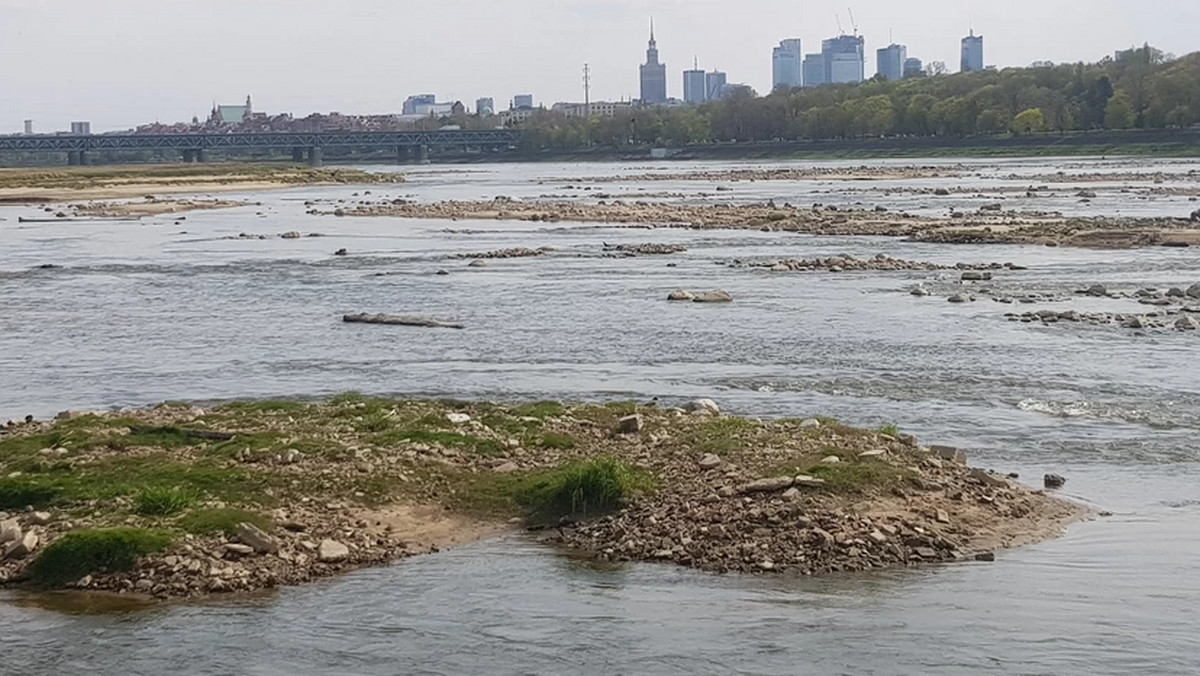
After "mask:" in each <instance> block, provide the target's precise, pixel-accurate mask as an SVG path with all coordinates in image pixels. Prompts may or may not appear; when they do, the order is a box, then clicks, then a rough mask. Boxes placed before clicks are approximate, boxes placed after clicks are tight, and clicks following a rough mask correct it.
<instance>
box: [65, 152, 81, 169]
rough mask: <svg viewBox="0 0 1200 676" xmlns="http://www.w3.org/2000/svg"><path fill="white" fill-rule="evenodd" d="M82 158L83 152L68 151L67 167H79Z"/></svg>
mask: <svg viewBox="0 0 1200 676" xmlns="http://www.w3.org/2000/svg"><path fill="white" fill-rule="evenodd" d="M82 157H83V152H82V151H79V150H68V151H67V166H68V167H78V166H79V163H80V162H81V161H82Z"/></svg>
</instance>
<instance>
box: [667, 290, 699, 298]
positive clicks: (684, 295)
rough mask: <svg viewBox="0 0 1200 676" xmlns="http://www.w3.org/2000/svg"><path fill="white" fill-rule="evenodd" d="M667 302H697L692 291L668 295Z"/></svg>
mask: <svg viewBox="0 0 1200 676" xmlns="http://www.w3.org/2000/svg"><path fill="white" fill-rule="evenodd" d="M667 300H678V301H693V300H696V294H694V293H692V292H691V291H683V290H682V289H681V290H678V291H672V292H671V293H669V294H667Z"/></svg>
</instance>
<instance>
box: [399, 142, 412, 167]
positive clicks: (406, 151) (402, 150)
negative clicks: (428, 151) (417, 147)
mask: <svg viewBox="0 0 1200 676" xmlns="http://www.w3.org/2000/svg"><path fill="white" fill-rule="evenodd" d="M411 159H412V149H411V148H409V147H408V146H396V164H408V162H409V160H411Z"/></svg>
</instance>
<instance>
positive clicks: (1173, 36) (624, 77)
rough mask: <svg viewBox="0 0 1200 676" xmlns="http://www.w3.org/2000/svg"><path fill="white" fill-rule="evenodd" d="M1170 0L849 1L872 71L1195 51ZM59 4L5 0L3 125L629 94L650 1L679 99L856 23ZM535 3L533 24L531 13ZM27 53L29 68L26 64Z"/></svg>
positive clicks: (519, 2) (816, 9) (561, 6)
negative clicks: (1143, 6) (1071, 3)
mask: <svg viewBox="0 0 1200 676" xmlns="http://www.w3.org/2000/svg"><path fill="white" fill-rule="evenodd" d="M1163 1H1164V4H1165V5H1167V7H1164V8H1160V9H1161V10H1162V11H1164V12H1168V13H1171V15H1172V17H1173V20H1172V21H1170V22H1163V21H1155V20H1154V18H1153V17H1149V16H1146V15H1145V13H1144V12H1143V13H1138V12H1134V11H1133V10H1132V8H1129V7H1127V6H1125V5H1123V4H1122V3H1119V2H1115V1H1110V0H1098V2H1096V3H1095V6H1094V7H1092V8H1091V9H1090V12H1089V16H1091V15H1094V16H1096V17H1100V18H1099V19H1098V20H1097V21H1095V22H1092V23H1089V27H1088V28H1089V29H1088V31H1083V32H1080V31H1062V30H1061V25H1062V24H1063V23H1065V22H1067V21H1068V20H1069V19H1071V18H1072V17H1073V16H1074V14H1075V13H1076V11H1077V10H1076V9H1074V8H1072V7H1067V6H1062V7H1059V6H1055V5H1054V4H1052V3H1044V2H1042V3H1036V4H1035V3H1033V2H1029V1H1028V0H1013V1H1012V2H1010V3H1008V4H1006V5H1005V6H1004V7H1002V8H987V7H970V8H963V7H960V6H959V4H958V3H955V2H950V1H949V0H946V1H940V0H939V1H934V0H928V1H926V2H920V1H919V0H918V4H919V9H920V10H922V11H916V12H914V11H912V10H913V3H909V4H908V5H904V6H903V7H900V6H893V5H892V4H888V3H883V2H880V1H878V0H871V1H869V2H862V3H856V4H855V5H854V12H855V18H856V19H857V20H858V33H859V34H860V35H862V36H864V37H865V43H866V49H865V52H866V54H867V58H866V62H867V63H866V72H865V73H864V75H865V76H866V77H870V76H871V75H873V74H874V72H875V59H874V58H872V56H873V55H874V52H875V50H876V49H878V48H880V47H884V46H886V45H887V44H889V43H890V42H895V43H899V44H903V45H906V46H907V47H908V53H909V55H911V56H917V57H920V58H921V59H923V60H924V61H925V62H926V63H929V62H932V61H942V62H945V63H946V64H947V65H949V66H950V68H951V70H957V68H956V66H957V65H958V64H959V61H960V49H961V47H960V41H961V39H962V37H964V36H965V35H967V33H968V31H969V29H970V28H972V27H973V28H974V29H975V31H976V33H977V34H983V35H986V36H987V49H986V63H987V64H988V65H991V64H995V65H997V66H999V67H1006V66H1026V65H1029V64H1030V63H1031V62H1033V61H1042V60H1049V61H1054V62H1073V61H1096V60H1099V59H1101V58H1103V57H1104V56H1106V55H1110V54H1111V53H1112V52H1113V51H1114V50H1117V49H1121V48H1126V47H1129V46H1132V45H1140V44H1142V43H1143V42H1149V43H1151V44H1154V45H1155V46H1157V47H1159V48H1161V49H1163V50H1164V51H1167V52H1174V53H1177V54H1184V53H1188V52H1191V51H1195V49H1196V45H1194V44H1193V41H1192V38H1191V36H1190V31H1189V30H1186V27H1187V26H1190V25H1194V24H1195V22H1196V21H1200V7H1197V6H1195V4H1196V3H1191V2H1183V1H1182V0H1163ZM63 4H68V3H60V4H57V5H55V7H53V8H51V7H49V6H48V5H47V4H46V3H38V2H34V1H33V0H13V1H12V2H8V3H5V7H3V8H0V58H3V59H4V61H5V62H6V63H10V64H14V65H13V67H11V68H8V69H3V71H2V72H0V91H3V92H4V93H5V98H6V101H7V102H9V105H7V106H5V107H4V109H3V110H0V132H2V133H16V132H20V131H21V130H22V126H23V121H24V120H25V119H32V120H34V124H35V128H36V129H37V130H38V131H51V130H59V129H67V128H69V124H70V122H71V121H77V120H89V121H91V122H92V127H93V129H94V130H95V131H107V130H112V129H125V128H129V127H132V126H134V125H137V124H140V123H144V122H151V121H154V120H156V119H157V120H161V121H163V122H175V121H184V120H189V119H191V118H192V116H194V115H198V116H200V117H204V116H205V115H206V114H207V111H208V108H209V106H210V105H211V102H212V101H213V99H214V98H215V99H217V100H221V101H238V100H241V98H243V97H244V96H245V94H246V93H247V92H253V93H254V96H255V101H256V107H258V108H260V109H262V110H265V111H270V112H273V113H275V112H292V113H295V114H297V115H304V114H308V113H310V112H332V111H338V112H342V113H346V114H362V113H382V112H392V111H396V112H398V111H399V109H400V106H401V104H402V103H403V101H404V100H405V99H406V98H407V97H408V96H410V95H414V94H419V93H436V94H437V98H438V100H439V101H463V102H464V103H466V104H467V105H470V103H472V102H474V101H476V99H479V98H488V97H490V98H493V99H494V100H495V101H496V102H497V103H498V104H499V106H498V107H500V108H504V107H505V105H504V104H506V103H507V102H508V101H509V100H510V99H511V97H512V96H513V95H515V94H517V93H525V92H529V93H533V94H535V95H536V97H537V100H538V101H539V102H545V103H547V104H548V105H549V104H550V103H553V102H555V101H576V100H582V98H583V92H582V84H581V78H580V74H579V73H580V70H581V68H582V64H583V63H590V64H591V65H592V99H593V100H597V101H598V100H621V99H626V100H628V99H636V98H638V96H639V95H640V92H639V82H638V77H637V70H636V68H637V66H638V65H639V63H641V62H643V60H644V52H645V49H646V26H647V20H648V18H649V16H651V15H653V16H654V17H655V23H656V32H657V35H656V37H657V39H658V43H659V44H658V48H659V50H660V52H661V56H660V60H661V61H662V62H664V63H667V64H668V72H667V94H668V96H670V97H672V98H682V97H683V91H682V72H683V71H684V70H686V69H687V67H688V66H689V65H690V64H692V63H693V59H694V58H697V57H698V58H699V63H700V67H701V68H702V69H704V70H706V71H712V70H720V71H723V72H726V73H728V77H729V80H730V81H731V82H745V83H747V84H749V85H751V86H753V87H754V88H755V89H756V90H757V91H759V93H761V94H766V93H767V92H769V91H770V88H771V81H772V71H771V67H772V62H771V50H772V48H773V47H774V46H776V45H778V44H779V42H780V41H781V40H783V39H787V38H799V39H801V40H802V41H803V44H804V45H805V51H813V46H815V45H819V44H820V42H821V40H824V39H828V38H830V37H832V36H836V35H837V34H838V33H839V32H847V33H848V32H850V31H851V29H850V27H849V20H848V17H847V16H846V10H845V6H844V3H824V2H811V3H806V5H805V6H804V9H803V11H799V12H798V11H796V9H795V7H794V3H790V2H783V1H782V0H762V1H761V2H758V3H756V4H755V5H754V7H753V8H751V9H748V10H747V11H745V12H743V13H742V14H739V15H735V16H733V17H729V16H728V12H727V9H726V10H722V9H718V8H719V7H722V6H721V5H718V3H715V2H711V1H710V0H691V1H689V2H687V3H681V2H678V1H677V0H656V1H655V0H652V1H646V2H633V1H632V0H617V1H616V2H596V1H590V0H563V2H559V3H554V5H553V6H550V7H547V6H546V3H544V2H536V1H534V0H514V1H513V2H510V3H506V4H505V5H504V6H503V7H500V6H491V5H487V6H480V7H478V8H472V9H471V10H469V13H470V14H471V17H470V18H471V21H463V20H462V19H463V17H462V13H463V12H464V11H465V10H454V9H451V8H442V7H429V8H424V7H423V8H422V9H421V10H420V11H419V13H420V14H421V19H422V26H423V29H422V30H420V31H417V30H411V31H407V32H406V31H405V30H404V29H403V27H404V26H408V25H411V19H412V14H413V12H412V11H403V10H398V9H396V8H395V6H394V5H393V4H392V3H387V2H383V1H382V0H361V2H356V3H355V4H354V5H352V6H349V7H344V6H339V7H331V6H327V5H326V4H324V3H315V2H305V1H304V0H297V1H295V2H283V0H263V2H259V3H240V2H234V1H233V0H210V2H208V3H204V4H203V5H202V6H192V5H188V6H182V5H181V6H172V7H170V8H166V9H164V8H163V5H162V3H159V2H151V1H150V0H114V1H113V2H112V3H107V4H105V5H104V6H103V7H100V6H97V5H94V4H92V3H84V2H71V3H69V4H70V5H71V7H70V8H68V9H69V11H64V9H63V8H62V5H63ZM1063 4H1064V5H1065V4H1066V3H1063ZM298 10H302V11H298ZM1022 10H1029V11H1034V10H1036V13H1037V15H1038V16H1039V21H1038V22H1029V21H1028V19H1027V18H1024V17H1023V16H1022V15H1023V14H1026V13H1027V12H1024V11H1022ZM531 13H532V14H535V15H537V17H538V22H537V26H538V28H537V29H536V30H534V29H533V28H531V26H530V25H529V24H528V17H529V16H530V14H531ZM839 14H840V16H841V21H842V22H843V26H842V31H839V30H838V26H837V24H836V22H835V18H834V17H835V16H836V15H839ZM1159 16H1161V14H1159ZM397 27H401V28H400V29H398V28H397ZM547 27H549V30H547V29H546V28H547ZM889 34H890V36H891V39H890V40H889V39H888V38H889ZM314 36H319V38H320V39H314ZM396 36H399V39H396ZM148 54H153V55H154V58H152V59H150V58H146V56H147V55H148ZM551 54H552V55H553V57H552V58H550V57H549V55H551ZM431 55H433V56H435V57H436V58H433V56H431ZM478 55H484V56H486V57H487V58H482V59H481V58H479V56H478ZM35 62H36V63H37V67H36V68H35V67H32V66H28V65H24V64H30V63H35ZM481 63H482V64H483V65H481ZM46 82H57V83H60V84H61V86H56V87H48V86H46ZM150 83H152V84H150Z"/></svg>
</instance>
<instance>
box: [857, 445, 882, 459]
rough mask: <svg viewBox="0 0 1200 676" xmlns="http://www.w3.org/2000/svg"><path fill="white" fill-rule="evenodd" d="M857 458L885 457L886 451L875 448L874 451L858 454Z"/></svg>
mask: <svg viewBox="0 0 1200 676" xmlns="http://www.w3.org/2000/svg"><path fill="white" fill-rule="evenodd" d="M858 457H860V458H867V459H870V458H883V457H887V449H883V448H876V449H874V450H870V451H864V452H863V453H859V454H858Z"/></svg>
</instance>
